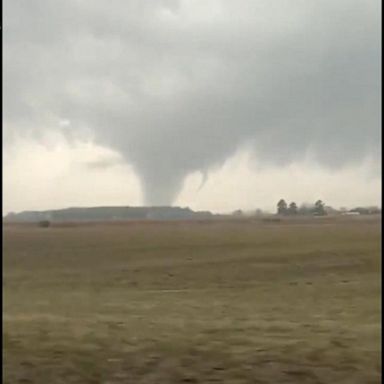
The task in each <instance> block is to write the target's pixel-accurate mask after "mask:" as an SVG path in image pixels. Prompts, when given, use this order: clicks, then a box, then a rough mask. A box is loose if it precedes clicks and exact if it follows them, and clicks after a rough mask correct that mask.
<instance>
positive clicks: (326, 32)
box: [3, 0, 381, 205]
mask: <svg viewBox="0 0 384 384" xmlns="http://www.w3.org/2000/svg"><path fill="white" fill-rule="evenodd" d="M380 8H381V4H380V2H379V1H376V0H333V1H330V0H323V1H318V0H305V1H303V0H289V1H287V0H285V1H284V0H276V1H273V2H271V1H264V0H263V1H254V0H244V1H241V2H234V1H229V0H227V1H225V0H223V1H216V0H212V1H206V0H205V1H203V0H195V1H191V0H190V1H186V0H180V1H176V0H168V1H153V2H147V1H139V0H114V1H113V2H107V1H95V0H88V1H87V0H84V1H80V0H66V1H58V0H34V1H29V0H6V1H5V2H4V40H3V43H4V48H3V49H4V61H3V78H4V85H3V93H4V102H3V121H4V138H5V142H7V141H11V140H13V138H14V137H15V136H19V135H34V136H37V135H39V134H40V133H41V132H42V131H44V130H53V129H58V130H61V131H62V132H64V133H65V135H67V136H68V137H75V136H76V135H79V134H84V135H92V137H93V138H94V140H95V141H96V142H97V143H100V144H102V145H104V146H106V147H109V148H112V149H114V150H116V151H118V152H119V153H120V154H121V155H122V156H123V158H124V159H125V160H126V161H127V163H129V164H131V165H132V166H133V167H134V169H135V170H136V172H137V174H138V176H139V178H140V180H141V184H142V189H143V193H144V195H145V201H146V203H147V204H153V205H163V204H170V203H172V202H173V201H174V200H175V198H176V197H177V195H178V193H179V191H180V189H181V187H182V185H183V181H184V179H185V177H186V176H187V175H189V174H191V173H192V172H195V171H201V172H202V173H203V174H205V173H206V172H207V171H209V170H210V169H212V168H214V167H217V166H219V165H220V164H222V163H223V162H224V161H225V160H226V159H228V158H229V157H230V156H232V155H233V154H234V153H235V152H236V151H237V150H238V149H239V148H242V147H244V148H247V150H251V151H252V152H253V153H254V156H255V157H256V158H257V160H258V162H259V163H261V164H274V165H276V164H281V165H288V164H290V163H292V162H294V161H296V162H297V161H300V160H301V159H304V158H305V157H306V156H308V155H310V156H311V158H313V159H314V160H315V161H316V162H318V163H319V164H321V165H322V166H323V167H330V168H340V167H344V166H346V165H350V164H353V163H356V164H358V163H360V162H361V161H363V160H364V159H365V158H366V157H370V158H372V159H373V161H374V162H376V164H377V168H379V165H378V164H379V159H380V150H381V148H380V123H381V114H380V103H381V93H380V91H381V85H380V84H381V74H380V66H381V61H380V50H381V47H380V44H381V42H380V22H381V20H380V14H381V9H380ZM60 121H67V122H68V123H66V124H61V125H60ZM69 122H70V123H69Z"/></svg>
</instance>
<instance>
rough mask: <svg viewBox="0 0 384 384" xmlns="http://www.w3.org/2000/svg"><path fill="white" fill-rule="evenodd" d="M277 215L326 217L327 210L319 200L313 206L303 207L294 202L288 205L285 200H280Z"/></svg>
mask: <svg viewBox="0 0 384 384" xmlns="http://www.w3.org/2000/svg"><path fill="white" fill-rule="evenodd" d="M277 214H278V215H284V216H288V215H299V214H301V215H308V214H313V215H316V216H325V215H326V214H327V211H326V209H325V204H324V203H323V202H322V201H321V200H317V201H316V202H315V204H314V205H313V206H306V205H303V206H301V207H298V206H297V204H296V203H295V202H294V201H292V202H291V203H289V205H288V204H287V202H286V201H285V200H284V199H280V200H279V202H278V203H277Z"/></svg>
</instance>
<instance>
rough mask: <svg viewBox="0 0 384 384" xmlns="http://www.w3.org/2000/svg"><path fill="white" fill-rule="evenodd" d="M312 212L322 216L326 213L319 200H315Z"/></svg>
mask: <svg viewBox="0 0 384 384" xmlns="http://www.w3.org/2000/svg"><path fill="white" fill-rule="evenodd" d="M314 213H315V214H316V215H318V216H324V215H326V214H327V212H326V210H325V205H324V203H323V202H322V201H321V200H317V201H316V203H315V209H314Z"/></svg>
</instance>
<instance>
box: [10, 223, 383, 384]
mask: <svg viewBox="0 0 384 384" xmlns="http://www.w3.org/2000/svg"><path fill="white" fill-rule="evenodd" d="M3 239H4V245H3V324H4V325H3V380H4V382H5V383H9V384H11V383H12V384H13V383H36V384H45V383H47V384H58V383H62V384H72V383H82V384H83V383H84V384H87V383H94V384H96V383H100V384H101V383H104V384H114V383H142V384H149V383H152V384H155V383H156V384H160V383H164V384H165V383H171V384H172V383H210V382H217V383H233V384H238V383H260V384H261V383H327V384H328V383H345V384H347V383H348V384H354V383H356V384H362V383H380V382H381V374H380V372H381V363H380V357H381V341H380V340H381V261H380V242H381V225H380V221H379V219H378V218H376V219H364V218H343V219H338V220H336V219H311V220H309V221H308V220H307V221H305V222H304V221H300V220H296V221H283V222H280V223H265V222H261V221H259V222H252V221H249V220H244V221H241V220H239V221H237V222H229V221H228V222H224V221H223V222H210V223H209V222H207V223H197V222H196V223H170V222H168V223H130V224H129V223H126V224H123V223H118V224H115V225H108V224H100V223H99V224H97V225H74V224H73V225H67V226H56V227H55V226H54V227H51V228H46V229H44V228H38V227H35V226H31V225H24V226H23V225H14V226H12V225H5V226H4V227H3Z"/></svg>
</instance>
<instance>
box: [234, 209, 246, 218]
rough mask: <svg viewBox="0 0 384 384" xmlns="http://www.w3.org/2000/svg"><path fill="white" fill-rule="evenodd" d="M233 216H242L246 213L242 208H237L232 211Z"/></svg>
mask: <svg viewBox="0 0 384 384" xmlns="http://www.w3.org/2000/svg"><path fill="white" fill-rule="evenodd" d="M232 215H233V216H237V217H241V216H243V215H244V213H243V211H242V210H241V209H237V210H236V211H234V212H233V213H232Z"/></svg>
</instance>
